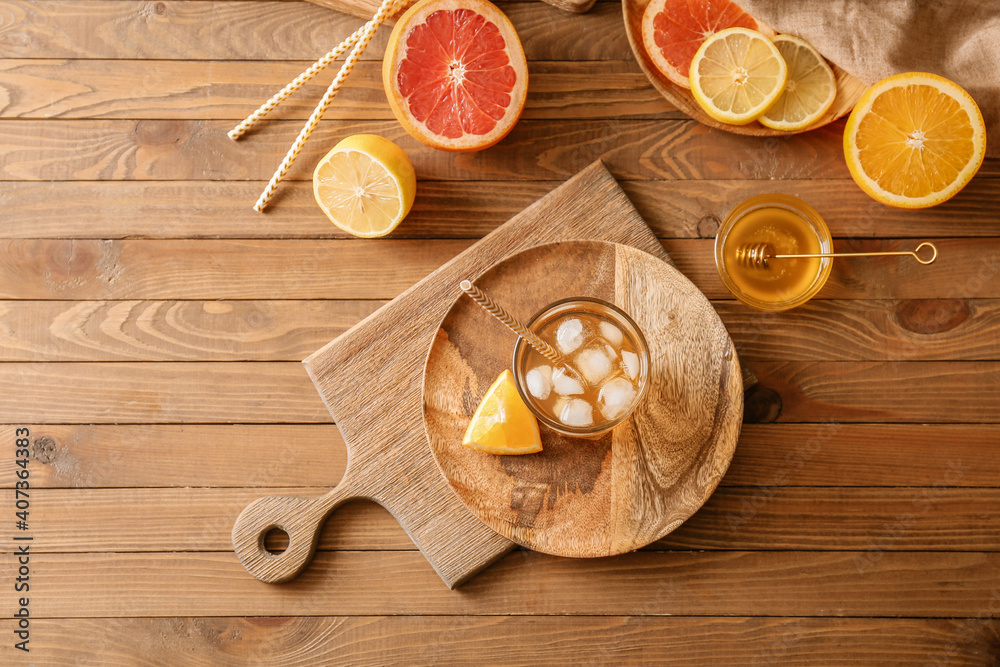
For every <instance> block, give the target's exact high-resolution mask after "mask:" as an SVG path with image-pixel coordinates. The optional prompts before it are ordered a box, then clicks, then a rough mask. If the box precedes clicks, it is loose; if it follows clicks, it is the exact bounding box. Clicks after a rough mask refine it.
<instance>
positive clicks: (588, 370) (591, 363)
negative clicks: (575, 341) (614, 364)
mask: <svg viewBox="0 0 1000 667" xmlns="http://www.w3.org/2000/svg"><path fill="white" fill-rule="evenodd" d="M573 365H574V366H576V369H577V370H578V371H580V374H581V375H583V377H584V379H586V380H587V382H589V383H590V384H594V385H596V384H598V383H599V382H600V381H601V380H603V379H604V378H606V377H607V376H608V373H610V372H611V360H610V359H608V355H607V354H605V353H604V350H601V349H600V348H594V347H591V348H587V349H586V350H584V351H583V352H581V353H580V354H578V355H576V359H574V360H573Z"/></svg>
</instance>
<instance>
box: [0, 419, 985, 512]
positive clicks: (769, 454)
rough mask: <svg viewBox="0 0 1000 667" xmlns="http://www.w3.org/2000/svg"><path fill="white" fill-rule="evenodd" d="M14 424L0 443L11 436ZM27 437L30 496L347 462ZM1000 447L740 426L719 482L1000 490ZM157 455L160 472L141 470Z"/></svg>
mask: <svg viewBox="0 0 1000 667" xmlns="http://www.w3.org/2000/svg"><path fill="white" fill-rule="evenodd" d="M13 428H14V427H13V426H6V427H3V428H2V429H0V437H8V439H9V438H13V437H14V435H13ZM3 433H7V434H8V436H3V435H2V434H3ZM31 439H32V452H33V461H32V462H31V464H30V465H31V485H32V487H33V488H113V487H154V488H155V487H161V488H162V487H180V486H191V485H195V486H203V487H255V488H259V489H261V494H262V495H264V494H266V493H268V490H267V489H268V488H270V487H282V486H297V485H298V486H306V487H325V486H331V485H333V484H334V483H335V482H336V481H337V480H339V479H340V478H341V476H343V474H344V469H345V468H346V466H347V449H346V448H345V446H344V441H343V438H342V437H341V435H340V431H339V430H338V429H337V427H336V426H334V425H332V424H322V425H308V424H259V425H253V426H247V425H240V424H234V425H229V424H193V425H192V424H185V425H175V424H141V425H131V424H82V425H72V424H50V425H39V426H34V425H32V426H31ZM942 442H946V443H948V446H947V447H942V446H941V443H942ZM995 444H996V429H995V428H994V427H992V426H990V425H986V424H983V425H977V424H893V425H885V424H832V423H829V424H744V426H743V430H742V432H741V434H740V441H739V445H738V446H737V448H736V456H735V458H734V459H733V463H732V465H730V467H729V470H728V471H727V472H726V476H725V477H723V478H722V486H723V487H727V486H743V487H752V488H753V489H755V490H760V489H763V490H765V491H766V490H768V489H772V488H783V487H786V486H825V487H838V486H843V487H852V486H890V487H891V486H905V487H920V486H924V487H934V485H935V484H937V483H939V482H940V481H941V479H942V478H943V477H944V476H945V475H946V474H947V473H948V471H950V470H953V469H961V470H962V475H961V476H960V477H959V478H958V479H954V477H955V475H951V478H952V479H951V480H950V481H951V482H952V483H951V484H950V486H951V487H954V488H965V487H971V488H975V487H996V486H997V480H998V479H1000V457H992V456H985V457H984V456H982V453H983V452H984V451H989V450H990V448H992V447H994V446H995ZM154 452H155V456H156V466H155V467H151V466H142V465H138V464H137V463H136V462H137V461H144V460H148V459H149V458H150V456H151V453H154ZM970 461H975V465H968V463H969V462H970ZM16 470H17V466H16V464H15V462H14V460H13V459H12V458H0V488H13V487H14V482H15V481H16V477H15V473H16ZM755 493H756V491H755Z"/></svg>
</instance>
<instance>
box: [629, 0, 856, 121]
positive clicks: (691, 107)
mask: <svg viewBox="0 0 1000 667" xmlns="http://www.w3.org/2000/svg"><path fill="white" fill-rule="evenodd" d="M648 4H649V0H622V12H623V13H624V15H625V32H626V33H627V34H628V41H629V44H631V45H632V53H634V54H635V59H636V60H637V61H639V67H641V68H642V71H643V72H645V74H646V78H648V79H649V81H650V83H652V84H653V87H654V88H656V90H658V91H659V92H660V94H661V95H663V96H664V97H665V98H667V101H669V102H670V103H672V104H673V105H675V106H676V107H677V108H678V109H680V110H681V111H683V112H684V113H686V114H687V115H689V116H691V118H694V119H695V120H696V121H698V122H699V123H703V124H705V125H708V126H709V127H714V128H716V129H718V130H725V131H726V132H733V133H734V134H747V135H751V136H756V137H779V136H782V135H786V134H798V133H799V132H808V131H809V130H815V129H816V128H818V127H823V126H824V125H827V124H829V123H832V122H833V121H835V120H837V119H838V118H840V117H841V116H843V115H844V114H846V113H849V112H850V111H851V109H853V108H854V105H855V103H857V101H858V99H859V98H860V97H861V94H862V93H864V92H865V90H867V88H868V86H866V85H865V84H864V83H862V82H861V81H860V80H858V79H856V78H854V77H853V76H851V75H850V74H848V73H847V72H845V71H844V70H842V69H841V68H840V67H837V66H836V65H834V64H833V63H829V64H830V68H831V69H833V74H834V76H835V77H836V79H837V97H836V98H835V99H834V100H833V106H832V107H830V110H829V111H827V112H826V113H825V114H823V116H822V117H820V119H819V120H817V121H816V122H815V123H813V124H812V125H810V126H809V127H807V128H805V129H802V130H796V131H793V132H788V131H785V130H772V129H771V128H769V127H764V126H763V125H761V124H760V123H757V122H753V123H750V124H748V125H729V124H728V123H720V122H719V121H717V120H715V119H714V118H712V117H711V116H709V115H708V114H707V113H705V112H704V111H702V110H701V107H700V106H698V103H697V102H696V101H695V99H694V96H693V95H692V94H691V91H690V90H688V89H687V88H683V87H681V86H678V85H677V84H676V83H674V82H673V81H671V80H670V79H668V78H667V77H665V76H664V75H663V74H661V73H660V70H658V69H657V68H656V65H654V64H653V61H652V59H650V57H649V54H648V53H647V52H646V46H645V45H644V44H643V42H642V13H643V12H644V11H646V5H648ZM828 62H829V61H828Z"/></svg>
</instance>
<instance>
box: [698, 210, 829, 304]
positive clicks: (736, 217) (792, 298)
mask: <svg viewBox="0 0 1000 667" xmlns="http://www.w3.org/2000/svg"><path fill="white" fill-rule="evenodd" d="M760 243H766V244H768V246H769V249H770V251H771V253H773V254H777V255H783V254H813V253H828V252H830V251H831V239H830V232H829V230H828V229H827V227H826V224H825V223H824V222H823V220H822V218H820V217H819V214H818V213H816V211H815V210H813V209H812V208H811V207H810V206H809V205H808V204H806V203H805V202H803V201H801V200H799V199H796V198H795V197H789V196H787V195H759V196H757V197H751V198H750V199H748V200H746V201H745V202H743V203H741V204H740V205H739V206H737V207H736V208H735V209H734V210H733V211H732V213H730V214H729V216H728V217H727V219H726V221H725V223H723V225H722V227H721V228H720V230H719V234H718V236H717V237H716V248H715V251H716V265H717V268H718V269H719V275H720V277H721V278H722V281H723V282H724V283H725V284H726V287H728V288H729V290H730V291H731V292H732V293H733V294H734V295H735V296H736V297H737V298H738V299H740V300H741V301H743V302H744V303H746V304H747V305H750V306H753V307H755V308H759V309H761V310H784V309H786V308H792V307H794V306H797V305H801V304H802V303H805V301H807V300H808V299H809V298H811V297H812V296H813V295H814V294H815V293H816V292H818V291H819V290H820V288H822V286H823V284H824V283H825V282H826V278H827V276H828V275H829V272H830V264H831V262H830V259H829V258H818V257H798V258H787V259H780V260H771V261H770V262H768V266H767V268H764V267H760V266H754V265H753V263H752V262H748V261H745V258H744V259H741V257H740V255H739V251H740V249H741V248H747V247H750V246H753V245H755V244H760Z"/></svg>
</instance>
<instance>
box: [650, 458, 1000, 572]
mask: <svg viewBox="0 0 1000 667" xmlns="http://www.w3.org/2000/svg"><path fill="white" fill-rule="evenodd" d="M975 465H976V461H975V460H973V459H970V460H966V461H961V460H958V459H953V460H952V461H951V466H950V467H948V468H947V469H946V470H944V471H941V473H940V476H939V478H938V479H937V481H936V482H935V485H934V486H931V487H913V488H907V489H886V488H879V489H868V488H840V489H828V488H802V487H786V488H776V487H768V486H766V485H764V484H762V485H759V486H753V487H727V488H722V489H719V490H717V491H716V492H715V494H714V495H713V496H712V497H711V498H709V500H708V502H707V503H706V504H705V505H704V506H703V507H702V508H701V509H700V510H699V511H698V513H697V514H695V515H694V516H693V517H691V518H690V519H689V520H688V521H686V522H685V523H684V524H682V525H681V526H680V528H678V529H677V530H676V531H674V532H673V533H670V534H669V535H667V536H666V537H664V538H663V539H661V540H659V541H658V542H656V543H654V544H653V545H652V546H651V547H650V548H653V549H657V548H659V549H739V550H756V549H763V550H789V551H793V550H796V551H807V550H832V551H839V550H847V551H866V550H870V551H872V552H883V551H906V550H914V551H996V550H997V543H996V534H997V531H998V530H1000V515H997V514H996V513H990V512H988V511H987V510H986V508H989V507H996V506H997V503H998V501H1000V495H998V491H997V490H996V489H963V490H955V489H950V488H946V487H950V486H952V485H953V483H954V482H957V481H958V480H960V479H961V478H962V476H964V475H965V474H966V473H967V472H968V471H969V470H970V469H971V468H972V467H974V466H975Z"/></svg>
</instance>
